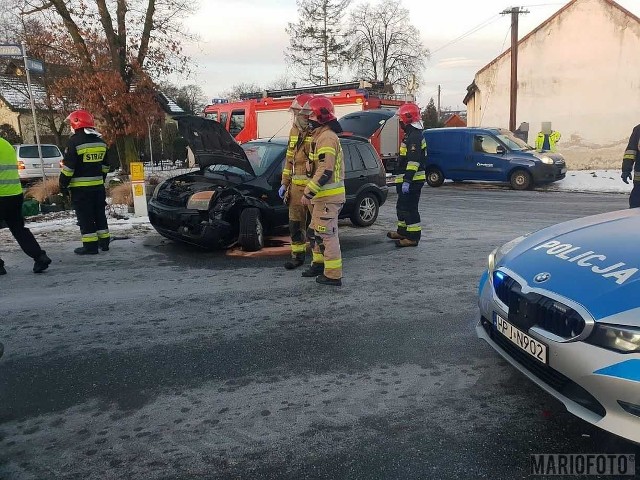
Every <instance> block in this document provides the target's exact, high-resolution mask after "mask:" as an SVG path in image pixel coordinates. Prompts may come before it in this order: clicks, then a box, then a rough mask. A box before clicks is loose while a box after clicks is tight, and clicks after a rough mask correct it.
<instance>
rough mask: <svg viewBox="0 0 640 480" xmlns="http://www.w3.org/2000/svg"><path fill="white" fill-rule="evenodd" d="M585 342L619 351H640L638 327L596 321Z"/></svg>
mask: <svg viewBox="0 0 640 480" xmlns="http://www.w3.org/2000/svg"><path fill="white" fill-rule="evenodd" d="M587 342H589V343H590V344H592V345H596V346H598V347H602V348H606V349H607V350H614V351H616V352H620V353H640V328H633V327H623V326H621V325H608V324H605V323H597V324H596V327H595V329H594V330H593V333H592V334H591V336H589V339H588V340H587Z"/></svg>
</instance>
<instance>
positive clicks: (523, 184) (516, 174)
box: [509, 170, 531, 190]
mask: <svg viewBox="0 0 640 480" xmlns="http://www.w3.org/2000/svg"><path fill="white" fill-rule="evenodd" d="M509 183H510V184H511V188H513V189H514V190H528V189H529V188H530V187H531V174H530V173H529V172H527V171H526V170H514V171H513V172H512V173H511V175H510V176H509Z"/></svg>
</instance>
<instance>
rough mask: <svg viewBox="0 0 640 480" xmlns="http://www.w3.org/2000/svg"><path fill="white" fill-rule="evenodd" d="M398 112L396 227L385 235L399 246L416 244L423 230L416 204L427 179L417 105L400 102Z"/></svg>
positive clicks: (425, 148)
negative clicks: (400, 141)
mask: <svg viewBox="0 0 640 480" xmlns="http://www.w3.org/2000/svg"><path fill="white" fill-rule="evenodd" d="M397 115H398V118H399V119H400V127H401V128H402V129H403V130H404V133H405V136H404V140H403V142H402V144H401V145H400V163H399V165H398V169H399V171H401V172H403V173H400V174H399V175H397V176H396V191H397V193H398V200H397V204H396V213H397V215H398V223H397V228H396V230H395V231H390V232H388V233H387V237H388V238H391V239H392V240H395V241H396V246H398V247H415V246H417V245H418V242H420V237H421V233H422V227H421V225H420V212H419V211H418V203H419V202H420V193H421V192H422V186H423V185H424V182H425V180H426V175H425V167H426V161H427V143H426V142H425V140H424V137H423V136H422V120H421V117H420V108H419V107H418V106H417V105H416V104H415V103H406V104H404V105H402V106H401V107H400V108H399V109H398V113H397Z"/></svg>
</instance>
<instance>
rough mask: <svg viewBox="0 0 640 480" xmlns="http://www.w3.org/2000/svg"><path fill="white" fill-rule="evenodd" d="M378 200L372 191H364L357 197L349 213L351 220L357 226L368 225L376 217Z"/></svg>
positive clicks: (378, 209) (378, 206)
mask: <svg viewBox="0 0 640 480" xmlns="http://www.w3.org/2000/svg"><path fill="white" fill-rule="evenodd" d="M379 211H380V202H379V201H378V198H377V197H376V196H375V195H374V194H373V193H365V194H363V195H362V196H360V197H358V198H357V200H356V203H355V206H354V209H353V213H352V214H351V222H352V223H353V224H354V225H356V226H358V227H368V226H369V225H373V223H374V222H375V221H376V219H377V218H378V212H379Z"/></svg>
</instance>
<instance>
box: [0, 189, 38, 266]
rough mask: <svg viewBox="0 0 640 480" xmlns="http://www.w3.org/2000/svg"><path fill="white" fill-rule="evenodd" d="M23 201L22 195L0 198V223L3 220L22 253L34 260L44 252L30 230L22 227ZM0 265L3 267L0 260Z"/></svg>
mask: <svg viewBox="0 0 640 480" xmlns="http://www.w3.org/2000/svg"><path fill="white" fill-rule="evenodd" d="M23 201H24V197H23V195H22V194H19V195H10V196H8V197H0V221H2V220H4V222H5V223H6V224H7V227H9V231H10V232H11V235H13V238H15V239H16V242H18V245H20V248H21V249H22V251H23V252H24V253H26V254H27V255H29V256H30V257H31V258H33V259H34V260H35V259H36V258H38V257H39V256H40V255H41V254H42V253H44V252H43V251H42V248H40V245H39V244H38V242H37V240H36V239H35V237H34V236H33V233H31V230H29V229H28V228H27V227H25V226H24V217H23V216H22V203H23ZM0 265H3V262H2V260H0Z"/></svg>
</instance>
